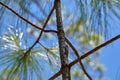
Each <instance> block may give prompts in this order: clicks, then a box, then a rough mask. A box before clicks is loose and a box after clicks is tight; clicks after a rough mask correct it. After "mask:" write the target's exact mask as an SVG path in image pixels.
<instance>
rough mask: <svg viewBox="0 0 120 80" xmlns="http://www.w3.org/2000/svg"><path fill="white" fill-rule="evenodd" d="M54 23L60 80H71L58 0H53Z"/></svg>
mask: <svg viewBox="0 0 120 80" xmlns="http://www.w3.org/2000/svg"><path fill="white" fill-rule="evenodd" d="M55 8H56V22H57V30H58V41H59V51H60V58H61V69H62V80H71V78H70V68H69V66H68V64H69V62H68V46H67V45H66V43H65V33H64V30H63V25H62V16H61V3H60V0H55Z"/></svg>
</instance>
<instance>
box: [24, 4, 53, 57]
mask: <svg viewBox="0 0 120 80" xmlns="http://www.w3.org/2000/svg"><path fill="white" fill-rule="evenodd" d="M54 9H55V6H53V8H52V10H51V11H50V13H49V15H48V17H47V19H46V21H45V23H44V24H43V28H42V29H43V30H44V29H45V27H46V25H47V23H48V21H49V19H50V17H51V15H52V13H53V11H54ZM43 30H41V32H40V34H39V36H38V38H37V39H36V41H35V42H34V43H33V45H32V46H31V47H30V48H29V49H28V50H27V51H26V52H25V53H24V55H23V57H24V56H26V55H27V54H29V52H30V51H31V49H32V48H33V47H34V46H35V45H36V44H37V43H38V42H39V40H40V38H41V36H42V33H43V32H44V31H43ZM23 57H22V58H23Z"/></svg>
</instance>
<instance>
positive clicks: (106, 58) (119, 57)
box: [100, 27, 120, 80]
mask: <svg viewBox="0 0 120 80" xmlns="http://www.w3.org/2000/svg"><path fill="white" fill-rule="evenodd" d="M119 30H120V29H119V27H117V28H115V29H113V30H112V33H111V35H110V37H109V38H112V37H114V36H116V35H118V34H120V31H119ZM100 54H101V55H100V61H101V62H102V63H103V64H104V66H105V67H106V72H105V75H106V76H108V77H109V78H110V80H119V79H120V39H118V40H116V41H114V42H113V43H111V44H109V45H108V46H106V47H104V48H102V49H101V53H100Z"/></svg>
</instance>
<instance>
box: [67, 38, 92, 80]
mask: <svg viewBox="0 0 120 80" xmlns="http://www.w3.org/2000/svg"><path fill="white" fill-rule="evenodd" d="M65 40H66V42H67V44H68V45H69V46H70V47H71V48H72V50H73V51H74V53H75V55H76V56H77V58H79V57H80V56H79V53H78V51H77V50H76V48H75V47H74V46H73V45H72V44H71V42H70V41H69V40H68V39H67V38H65ZM79 63H80V66H81V68H82V70H83V72H84V73H85V75H86V76H87V77H88V79H89V80H92V78H91V76H90V75H89V74H88V73H87V71H86V70H85V68H84V65H83V63H82V61H81V60H79ZM70 67H71V66H70Z"/></svg>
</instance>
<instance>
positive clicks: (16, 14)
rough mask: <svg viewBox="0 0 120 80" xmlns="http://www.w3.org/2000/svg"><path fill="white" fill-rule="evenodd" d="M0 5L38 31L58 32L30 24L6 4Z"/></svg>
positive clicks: (0, 3)
mask: <svg viewBox="0 0 120 80" xmlns="http://www.w3.org/2000/svg"><path fill="white" fill-rule="evenodd" d="M0 5H2V6H4V7H5V8H7V9H8V10H10V11H11V12H12V13H14V14H15V15H16V16H18V17H19V18H21V19H22V20H24V21H25V22H26V23H28V24H30V25H32V26H33V27H34V28H37V29H39V30H42V31H44V32H55V33H56V32H57V31H55V30H44V29H43V28H41V27H39V26H37V25H35V24H33V23H32V22H30V21H29V20H27V19H25V18H24V17H22V16H21V15H20V14H18V13H17V12H16V11H14V10H13V9H12V8H10V7H9V6H7V5H6V4H4V3H2V2H1V1H0Z"/></svg>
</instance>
